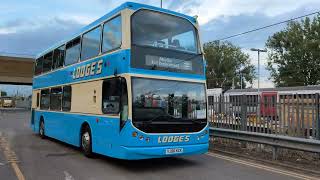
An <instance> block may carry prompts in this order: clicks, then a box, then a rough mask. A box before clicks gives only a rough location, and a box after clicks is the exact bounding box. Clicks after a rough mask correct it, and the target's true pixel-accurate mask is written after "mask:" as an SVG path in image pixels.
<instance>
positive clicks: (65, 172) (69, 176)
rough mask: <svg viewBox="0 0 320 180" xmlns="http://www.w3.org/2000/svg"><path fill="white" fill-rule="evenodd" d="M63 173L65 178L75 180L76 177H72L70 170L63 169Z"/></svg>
mask: <svg viewBox="0 0 320 180" xmlns="http://www.w3.org/2000/svg"><path fill="white" fill-rule="evenodd" d="M63 173H64V179H65V180H74V178H73V177H72V175H71V174H70V173H68V171H63Z"/></svg>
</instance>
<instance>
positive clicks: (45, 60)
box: [43, 52, 52, 72]
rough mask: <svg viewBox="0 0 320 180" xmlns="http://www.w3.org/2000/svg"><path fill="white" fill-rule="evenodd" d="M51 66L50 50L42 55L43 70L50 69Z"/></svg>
mask: <svg viewBox="0 0 320 180" xmlns="http://www.w3.org/2000/svg"><path fill="white" fill-rule="evenodd" d="M51 66H52V52H50V53H48V54H46V55H44V57H43V72H47V71H51Z"/></svg>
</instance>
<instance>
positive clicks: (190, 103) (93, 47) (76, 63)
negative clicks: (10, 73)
mask: <svg viewBox="0 0 320 180" xmlns="http://www.w3.org/2000/svg"><path fill="white" fill-rule="evenodd" d="M34 69H35V76H34V78H33V99H32V117H31V128H32V130H33V131H34V132H36V133H39V135H40V137H43V138H44V137H46V136H48V137H51V138H54V139H57V140H60V141H63V142H65V143H68V144H71V145H74V146H77V147H80V148H81V150H82V151H83V153H84V154H85V155H86V156H89V157H90V156H91V155H92V153H98V154H102V155H106V156H110V157H114V158H120V159H129V160H132V159H147V158H162V157H168V156H178V155H192V154H201V153H205V152H207V151H208V139H209V129H208V122H207V100H206V91H205V90H206V81H205V61H204V58H203V51H202V48H201V44H200V41H199V34H198V23H197V20H196V18H194V17H190V16H187V15H184V14H180V13H176V12H173V11H169V10H166V9H162V8H157V7H152V6H148V5H143V4H138V3H131V2H128V3H124V4H122V5H121V6H119V7H118V8H116V9H114V10H113V11H111V12H110V13H108V14H106V15H105V16H103V17H101V18H100V19H98V20H96V21H95V22H93V23H91V24H90V25H88V26H86V27H84V28H83V29H82V30H80V32H79V33H77V34H75V35H74V36H72V37H70V38H68V39H67V40H64V41H62V42H60V43H58V44H56V45H54V46H53V47H51V48H49V49H47V50H45V51H44V52H42V53H41V54H39V55H38V56H37V58H36V63H35V68H34Z"/></svg>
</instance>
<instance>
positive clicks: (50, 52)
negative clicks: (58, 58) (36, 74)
mask: <svg viewBox="0 0 320 180" xmlns="http://www.w3.org/2000/svg"><path fill="white" fill-rule="evenodd" d="M49 54H51V64H50V69H49V70H48V71H44V69H43V67H44V62H45V60H46V59H45V57H46V56H49ZM42 59H43V61H42V73H48V72H51V71H52V63H53V51H49V52H48V53H46V54H45V55H43V56H42Z"/></svg>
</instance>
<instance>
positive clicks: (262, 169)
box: [0, 109, 312, 180]
mask: <svg viewBox="0 0 320 180" xmlns="http://www.w3.org/2000/svg"><path fill="white" fill-rule="evenodd" d="M29 122H30V112H29V111H26V110H21V109H20V110H14V111H12V110H0V139H2V140H1V141H2V142H1V141H0V145H1V146H2V148H1V147H0V179H1V180H16V179H18V180H25V179H26V180H29V179H30V180H38V179H39V180H43V179H46V180H56V179H59V180H60V179H62V180H100V179H108V180H112V179H117V180H136V179H137V180H144V179H145V180H157V179H159V180H171V179H179V180H181V179H183V180H189V179H197V180H202V179H211V180H212V179H217V180H220V179H221V180H233V179H237V180H242V179H243V180H244V179H246V180H248V179H259V180H264V179H265V180H270V179H272V180H277V179H281V180H286V179H312V177H309V176H308V175H302V174H300V173H295V172H291V171H288V170H282V169H279V168H273V167H268V166H266V165H261V164H256V163H252V162H249V161H243V160H239V159H235V158H231V157H227V156H223V155H219V154H214V153H208V154H204V155H196V156H188V157H175V158H163V159H149V160H138V161H125V160H118V159H113V158H108V157H105V156H101V155H96V156H95V157H94V158H91V159H89V158H86V157H85V156H83V155H82V153H81V152H80V151H79V149H78V148H75V147H73V146H70V145H67V144H65V143H62V142H59V141H57V140H54V139H44V140H43V139H41V138H40V137H39V136H38V135H36V134H35V133H33V132H32V131H31V130H30V128H29ZM8 154H9V155H8ZM10 154H11V155H10ZM10 158H11V159H10Z"/></svg>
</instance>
